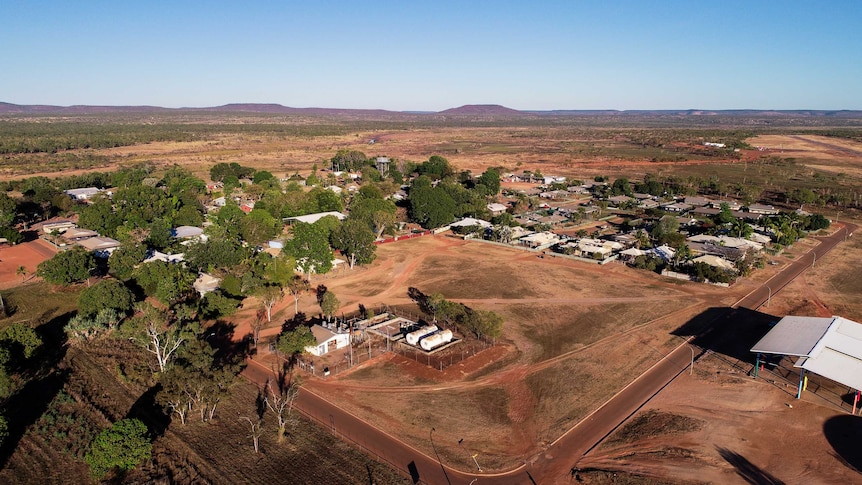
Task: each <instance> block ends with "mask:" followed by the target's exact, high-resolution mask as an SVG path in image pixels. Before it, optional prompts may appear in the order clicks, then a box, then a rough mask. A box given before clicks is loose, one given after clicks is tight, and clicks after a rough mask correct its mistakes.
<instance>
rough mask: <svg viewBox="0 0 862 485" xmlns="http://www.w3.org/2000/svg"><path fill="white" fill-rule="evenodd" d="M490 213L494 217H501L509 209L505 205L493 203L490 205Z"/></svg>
mask: <svg viewBox="0 0 862 485" xmlns="http://www.w3.org/2000/svg"><path fill="white" fill-rule="evenodd" d="M487 207H488V211H489V212H491V215H492V216H499V215H500V214H502V213H504V212H506V209H507V207H506V206H505V205H504V204H499V203H497V202H492V203H490V204H488V206H487Z"/></svg>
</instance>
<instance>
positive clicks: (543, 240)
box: [518, 231, 562, 249]
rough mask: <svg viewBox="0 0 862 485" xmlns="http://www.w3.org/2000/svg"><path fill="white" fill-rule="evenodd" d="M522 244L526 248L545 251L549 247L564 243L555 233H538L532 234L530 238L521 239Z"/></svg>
mask: <svg viewBox="0 0 862 485" xmlns="http://www.w3.org/2000/svg"><path fill="white" fill-rule="evenodd" d="M518 240H519V241H521V244H523V245H524V246H528V247H531V248H533V249H543V248H547V247H551V246H553V245H554V244H557V243H558V242H560V241H562V238H561V237H560V236H558V235H556V234H554V233H553V232H547V231H545V232H536V233H533V234H530V235H529V236H524V237H522V238H520V239H518Z"/></svg>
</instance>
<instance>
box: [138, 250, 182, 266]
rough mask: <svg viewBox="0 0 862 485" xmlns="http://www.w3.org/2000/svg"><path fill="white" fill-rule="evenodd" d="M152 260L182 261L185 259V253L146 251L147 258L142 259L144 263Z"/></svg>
mask: <svg viewBox="0 0 862 485" xmlns="http://www.w3.org/2000/svg"><path fill="white" fill-rule="evenodd" d="M153 261H163V262H165V263H182V262H183V261H185V254H184V253H179V254H167V253H163V252H161V251H156V250H153V251H150V252H148V253H147V258H146V259H144V262H145V263H151V262H153Z"/></svg>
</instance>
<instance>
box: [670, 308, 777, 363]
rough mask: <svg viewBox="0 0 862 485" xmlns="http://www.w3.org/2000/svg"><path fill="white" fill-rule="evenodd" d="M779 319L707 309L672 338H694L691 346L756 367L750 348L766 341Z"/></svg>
mask: <svg viewBox="0 0 862 485" xmlns="http://www.w3.org/2000/svg"><path fill="white" fill-rule="evenodd" d="M779 319H780V318H779V317H776V316H774V315H770V314H768V313H762V312H758V311H754V310H748V309H746V308H728V307H713V308H707V309H706V310H704V311H703V312H701V313H700V314H698V315H697V316H695V317H694V318H692V319H691V320H689V321H688V322H686V323H684V324H683V325H682V326H680V327H679V328H677V329H676V330H674V331H673V332H671V333H672V334H673V335H677V336H680V337H685V338H691V339H692V341H691V343H692V344H694V345H696V346H698V347H700V348H702V349H704V350H711V351H713V352H715V353H718V354H722V355H725V356H727V357H732V358H734V359H737V360H739V361H742V362H746V363H749V364H751V365H752V366H753V365H754V364H755V360H756V356H755V355H754V354H753V353H752V352H751V347H753V346H754V344H755V343H757V341H758V340H760V339H761V338H763V336H764V335H766V333H767V332H769V330H770V329H771V328H772V325H774V324H775V322H777V321H778V320H779Z"/></svg>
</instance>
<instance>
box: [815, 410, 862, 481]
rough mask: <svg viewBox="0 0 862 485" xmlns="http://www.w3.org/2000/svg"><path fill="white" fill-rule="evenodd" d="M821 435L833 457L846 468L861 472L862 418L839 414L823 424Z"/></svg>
mask: <svg viewBox="0 0 862 485" xmlns="http://www.w3.org/2000/svg"><path fill="white" fill-rule="evenodd" d="M823 435H824V436H826V440H827V441H829V444H830V445H832V449H833V450H835V455H834V456H835V457H836V458H838V460H839V461H840V462H841V463H843V464H844V465H845V466H847V467H848V468H850V469H852V470H854V471H856V472H859V471H860V470H862V447H860V446H859V440H860V439H862V417H860V416H852V415H849V414H841V415H838V416H834V417H832V418H829V419H828V420H827V421H826V422H825V423H824V424H823Z"/></svg>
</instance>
